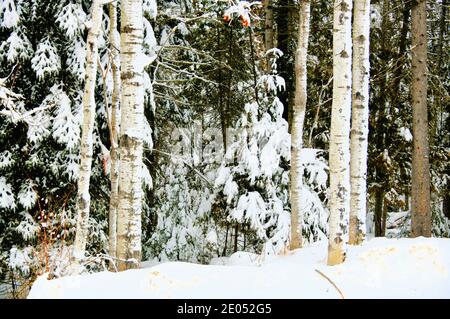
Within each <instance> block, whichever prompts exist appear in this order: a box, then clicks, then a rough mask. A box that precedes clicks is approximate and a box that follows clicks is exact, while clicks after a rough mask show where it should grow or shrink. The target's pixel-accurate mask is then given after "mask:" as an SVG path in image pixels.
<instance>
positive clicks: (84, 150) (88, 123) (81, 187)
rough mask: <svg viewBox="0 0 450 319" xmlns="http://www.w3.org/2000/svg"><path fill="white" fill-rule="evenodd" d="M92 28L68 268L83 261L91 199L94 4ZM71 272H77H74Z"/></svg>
mask: <svg viewBox="0 0 450 319" xmlns="http://www.w3.org/2000/svg"><path fill="white" fill-rule="evenodd" d="M91 12H92V25H91V27H90V29H89V33H88V36H87V45H86V48H87V54H86V78H85V81H86V82H85V87H84V94H83V120H82V127H81V145H80V155H81V156H80V157H81V158H80V173H79V178H78V194H77V230H76V235H75V242H74V247H73V256H72V261H71V264H72V265H74V266H76V265H79V264H80V262H81V260H82V259H83V258H84V254H85V249H86V241H87V233H88V221H89V208H90V202H91V197H90V194H89V180H90V177H91V167H92V152H93V145H92V132H93V130H94V121H95V84H96V77H97V60H98V35H99V33H100V26H101V21H102V12H101V4H100V1H99V0H95V1H94V2H93V4H92V7H91ZM74 271H77V270H76V269H74Z"/></svg>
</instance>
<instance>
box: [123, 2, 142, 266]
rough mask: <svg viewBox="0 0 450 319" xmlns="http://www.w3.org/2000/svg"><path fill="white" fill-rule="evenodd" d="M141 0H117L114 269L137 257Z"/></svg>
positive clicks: (134, 263)
mask: <svg viewBox="0 0 450 319" xmlns="http://www.w3.org/2000/svg"><path fill="white" fill-rule="evenodd" d="M143 37H144V30H143V9H142V0H123V1H122V2H121V36H120V47H121V51H120V63H121V80H122V96H121V103H120V108H121V123H120V138H119V145H120V164H119V165H120V172H119V193H118V204H119V205H118V214H117V258H118V259H119V261H118V270H126V269H130V268H138V267H139V264H140V260H141V210H142V176H141V175H142V174H141V172H142V165H143V163H142V150H143V141H142V132H143V130H144V129H143V125H144V122H143V117H144V82H143V80H144V77H143V75H144V63H143V57H144V53H143V51H142V50H143V48H142V44H143Z"/></svg>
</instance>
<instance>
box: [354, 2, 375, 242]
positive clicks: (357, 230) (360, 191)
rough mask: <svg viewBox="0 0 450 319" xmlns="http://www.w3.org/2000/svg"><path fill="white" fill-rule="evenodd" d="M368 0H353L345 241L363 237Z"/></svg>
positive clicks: (365, 189)
mask: <svg viewBox="0 0 450 319" xmlns="http://www.w3.org/2000/svg"><path fill="white" fill-rule="evenodd" d="M369 35H370V0H355V1H354V16H353V74H352V76H353V83H352V85H353V89H352V129H351V133H350V135H351V142H350V143H351V146H350V151H351V159H350V184H351V185H350V186H351V194H350V230H349V243H350V244H352V245H358V244H360V243H361V242H362V241H363V240H364V236H365V219H366V194H367V139H368V135H369V76H370V72H369V69H370V63H369Z"/></svg>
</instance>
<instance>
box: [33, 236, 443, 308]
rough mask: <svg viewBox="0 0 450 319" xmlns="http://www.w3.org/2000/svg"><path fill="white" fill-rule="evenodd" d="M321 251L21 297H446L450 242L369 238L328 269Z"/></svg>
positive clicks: (39, 284)
mask: <svg viewBox="0 0 450 319" xmlns="http://www.w3.org/2000/svg"><path fill="white" fill-rule="evenodd" d="M326 253H327V243H326V241H322V242H319V243H316V244H313V245H311V246H309V247H306V248H303V249H299V250H296V251H293V252H290V253H289V254H287V255H279V256H267V257H265V258H262V257H261V256H259V255H255V254H250V253H243V252H239V253H236V254H234V255H232V256H231V257H229V258H217V259H214V260H213V261H212V262H211V263H212V264H211V265H198V264H190V263H184V262H170V263H163V264H159V265H156V266H153V267H150V268H145V269H138V270H128V271H125V272H121V273H111V272H101V273H96V274H89V275H82V276H73V277H64V278H59V279H55V280H47V279H46V276H45V275H43V276H41V277H39V278H38V279H37V280H36V282H35V283H34V285H33V287H32V289H31V291H30V294H29V296H28V298H188V299H189V298H204V299H206V298H208V299H214V298H238V299H240V298H273V299H277V298H342V297H344V298H450V277H449V267H450V239H437V238H431V239H430V238H423V237H419V238H415V239H406V238H405V239H386V238H376V239H372V240H369V241H367V242H365V243H364V244H363V245H362V246H356V247H352V246H350V247H349V249H348V252H347V260H346V262H345V263H344V264H341V265H338V266H332V267H329V266H326ZM333 283H334V285H336V287H335V286H334V285H333ZM339 291H340V292H339ZM341 293H342V295H341Z"/></svg>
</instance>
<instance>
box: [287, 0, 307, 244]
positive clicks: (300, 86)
mask: <svg viewBox="0 0 450 319" xmlns="http://www.w3.org/2000/svg"><path fill="white" fill-rule="evenodd" d="M299 13H300V17H299V29H298V44H297V51H296V54H295V78H296V80H295V99H294V107H293V116H292V128H291V133H292V146H291V183H290V195H291V241H290V245H289V248H290V249H297V248H300V247H301V246H302V244H303V238H302V225H303V209H302V200H301V193H302V183H303V167H302V165H301V160H300V156H301V150H302V148H303V124H304V121H305V111H306V98H307V94H306V87H307V86H306V83H307V75H308V74H307V68H306V62H307V56H308V39H309V16H310V1H309V0H302V1H301V2H300V12H299Z"/></svg>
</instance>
